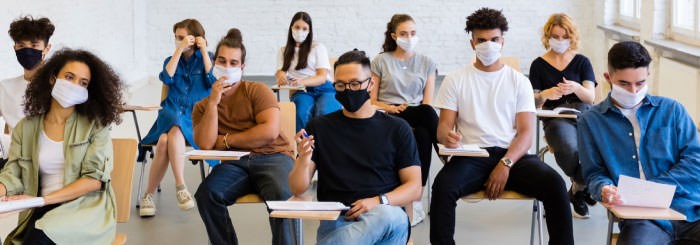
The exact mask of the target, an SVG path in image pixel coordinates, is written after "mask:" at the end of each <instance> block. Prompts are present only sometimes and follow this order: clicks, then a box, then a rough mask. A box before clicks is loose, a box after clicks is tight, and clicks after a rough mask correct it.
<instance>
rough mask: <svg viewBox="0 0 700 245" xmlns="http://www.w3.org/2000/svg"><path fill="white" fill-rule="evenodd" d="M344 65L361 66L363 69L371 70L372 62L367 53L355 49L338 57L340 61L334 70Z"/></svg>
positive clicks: (336, 63)
mask: <svg viewBox="0 0 700 245" xmlns="http://www.w3.org/2000/svg"><path fill="white" fill-rule="evenodd" d="M344 64H360V65H362V68H369V64H370V60H369V57H367V55H366V54H365V51H361V50H358V49H353V50H352V51H348V52H345V53H344V54H343V55H341V56H340V57H338V61H336V62H335V64H334V65H333V69H336V68H338V66H340V65H344Z"/></svg>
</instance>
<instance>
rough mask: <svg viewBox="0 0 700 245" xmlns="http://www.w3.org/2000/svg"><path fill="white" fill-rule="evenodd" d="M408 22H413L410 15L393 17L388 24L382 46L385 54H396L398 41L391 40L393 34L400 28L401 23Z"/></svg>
mask: <svg viewBox="0 0 700 245" xmlns="http://www.w3.org/2000/svg"><path fill="white" fill-rule="evenodd" d="M406 21H411V22H414V21H413V18H411V16H410V15H407V14H395V15H394V16H391V20H390V21H389V23H386V31H385V32H384V44H383V45H382V50H384V52H394V51H395V50H396V46H397V45H396V40H394V39H393V38H391V33H395V32H396V28H397V27H399V25H400V24H401V23H404V22H406Z"/></svg>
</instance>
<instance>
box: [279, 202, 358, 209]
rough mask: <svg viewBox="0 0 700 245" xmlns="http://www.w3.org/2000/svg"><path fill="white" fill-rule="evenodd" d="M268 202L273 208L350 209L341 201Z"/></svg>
mask: <svg viewBox="0 0 700 245" xmlns="http://www.w3.org/2000/svg"><path fill="white" fill-rule="evenodd" d="M266 203H267V207H268V208H270V209H272V210H292V211H336V210H348V209H350V207H347V206H345V205H343V204H342V203H340V202H309V201H267V202H266Z"/></svg>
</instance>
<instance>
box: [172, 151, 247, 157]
mask: <svg viewBox="0 0 700 245" xmlns="http://www.w3.org/2000/svg"><path fill="white" fill-rule="evenodd" d="M248 154H250V152H247V151H208V150H193V151H188V152H185V155H186V156H209V157H242V156H246V155H248Z"/></svg>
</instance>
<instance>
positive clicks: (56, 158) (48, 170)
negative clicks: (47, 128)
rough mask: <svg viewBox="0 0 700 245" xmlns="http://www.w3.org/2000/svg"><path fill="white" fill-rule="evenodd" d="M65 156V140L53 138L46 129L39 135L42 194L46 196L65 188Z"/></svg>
mask: <svg viewBox="0 0 700 245" xmlns="http://www.w3.org/2000/svg"><path fill="white" fill-rule="evenodd" d="M64 163H65V157H64V155H63V141H60V142H57V141H53V140H51V139H50V138H49V137H48V136H47V135H46V132H44V130H42V131H41V136H40V137H39V176H41V181H40V182H41V183H40V184H41V196H46V195H48V194H51V193H52V192H54V191H57V190H60V189H61V188H63V175H64V174H63V171H64Z"/></svg>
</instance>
